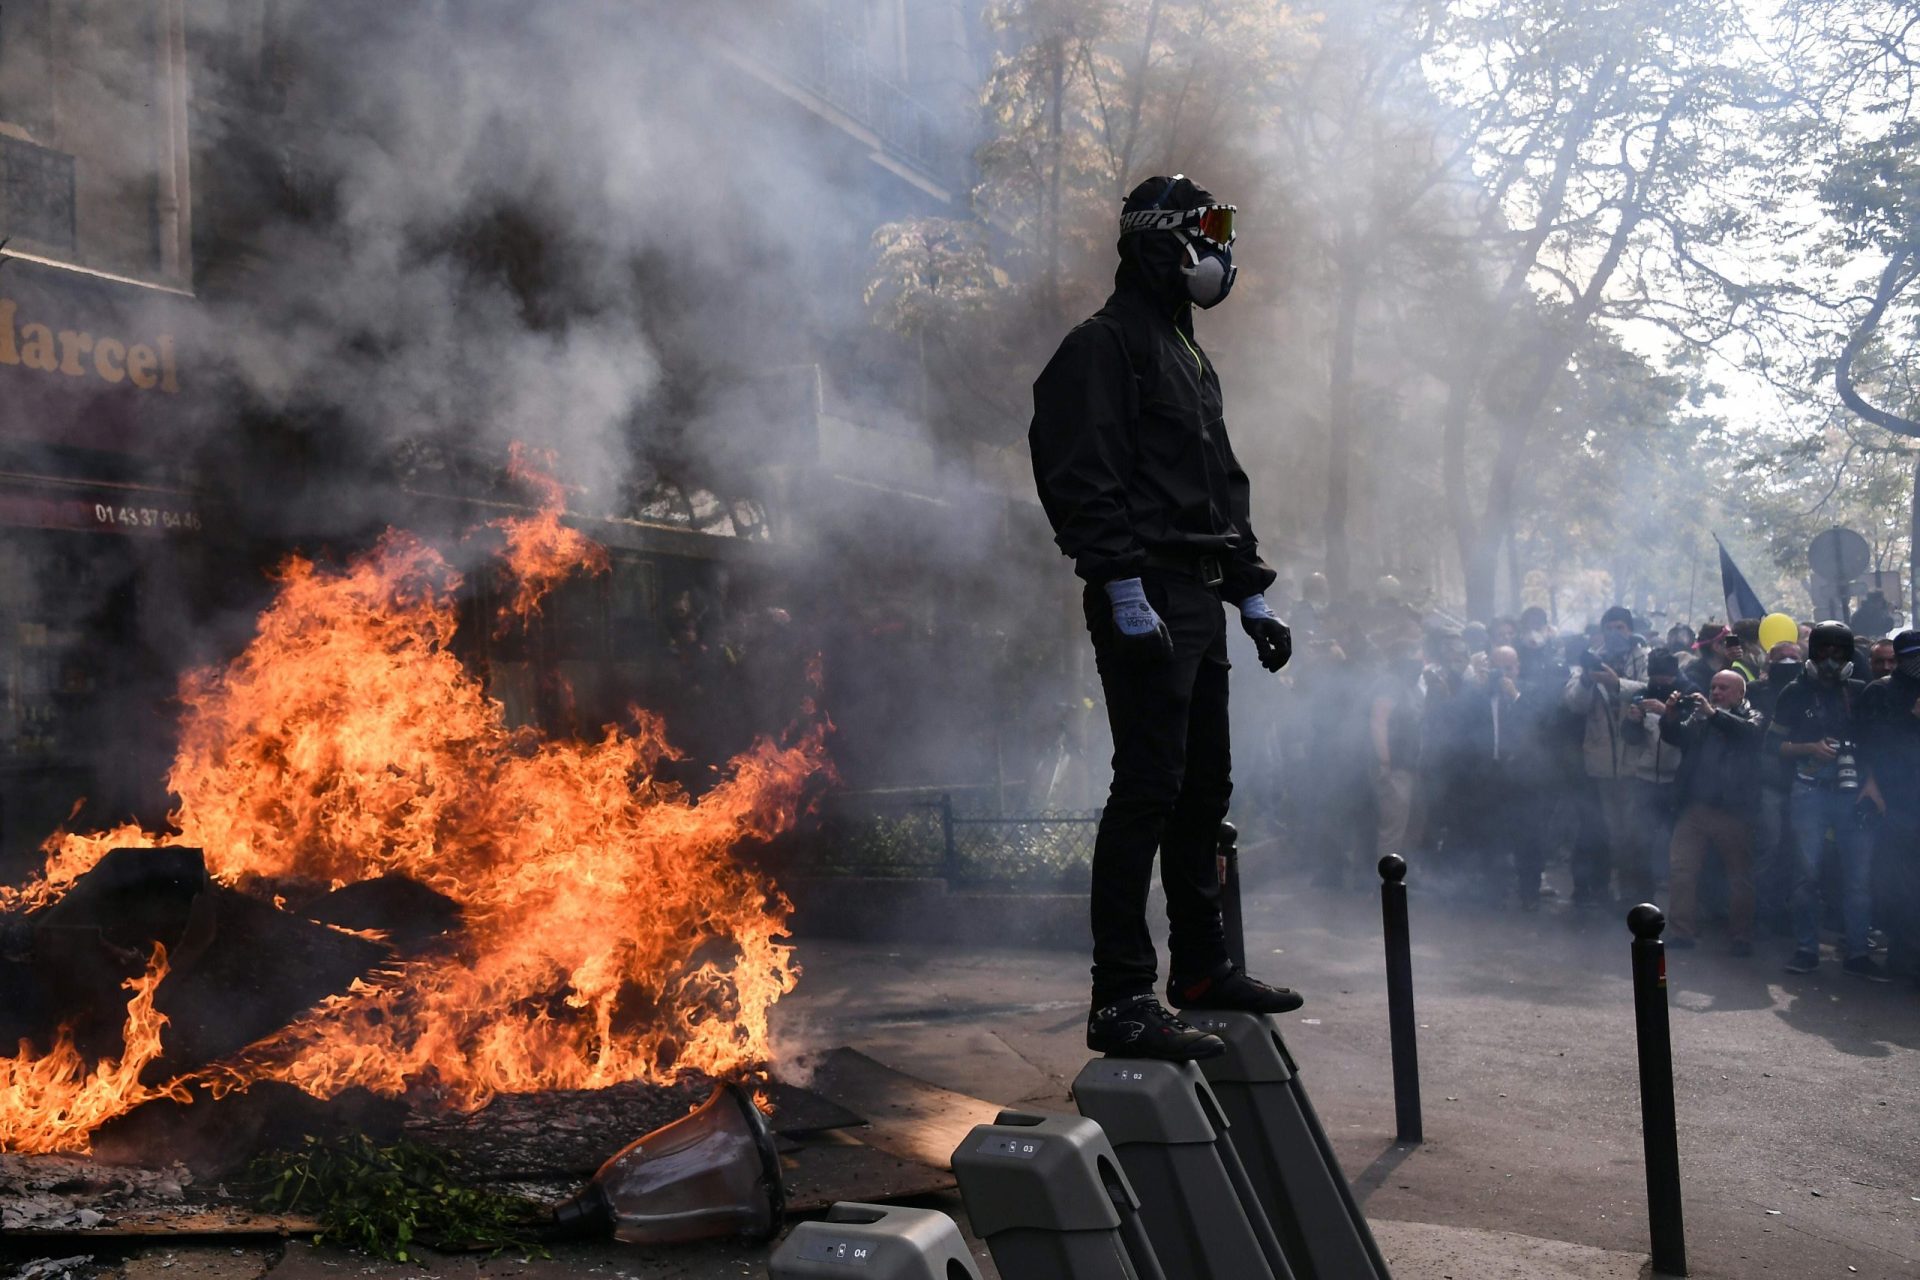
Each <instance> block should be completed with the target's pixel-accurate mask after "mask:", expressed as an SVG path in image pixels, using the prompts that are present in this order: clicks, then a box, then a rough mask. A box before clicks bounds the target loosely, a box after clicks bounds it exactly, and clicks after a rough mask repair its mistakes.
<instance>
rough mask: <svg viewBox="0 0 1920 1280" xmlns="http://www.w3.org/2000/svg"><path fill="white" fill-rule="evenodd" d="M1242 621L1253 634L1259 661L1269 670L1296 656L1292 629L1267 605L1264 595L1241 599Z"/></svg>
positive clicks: (1277, 667) (1284, 663)
mask: <svg viewBox="0 0 1920 1280" xmlns="http://www.w3.org/2000/svg"><path fill="white" fill-rule="evenodd" d="M1240 625H1241V627H1242V628H1243V629H1245V631H1246V633H1247V634H1248V635H1250V636H1252V637H1253V647H1254V649H1255V650H1257V651H1258V652H1259V654H1260V665H1261V666H1263V667H1265V668H1266V669H1267V670H1269V671H1278V670H1279V669H1280V668H1282V667H1284V666H1286V665H1287V659H1289V658H1291V657H1293V632H1291V631H1289V630H1287V624H1286V623H1284V622H1282V621H1280V618H1279V616H1278V615H1277V614H1275V613H1274V611H1273V610H1272V608H1270V607H1269V606H1268V604H1267V598H1266V597H1265V596H1264V595H1251V596H1248V597H1247V598H1246V599H1245V600H1242V601H1241V602H1240Z"/></svg>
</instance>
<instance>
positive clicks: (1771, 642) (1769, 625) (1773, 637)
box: [1760, 613, 1800, 649]
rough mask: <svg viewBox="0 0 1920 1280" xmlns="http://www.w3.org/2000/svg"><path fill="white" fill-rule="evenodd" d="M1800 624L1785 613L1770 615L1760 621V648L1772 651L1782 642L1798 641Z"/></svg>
mask: <svg viewBox="0 0 1920 1280" xmlns="http://www.w3.org/2000/svg"><path fill="white" fill-rule="evenodd" d="M1799 638H1800V624H1799V623H1797V622H1795V621H1794V620H1793V619H1792V618H1789V617H1788V616H1787V615H1786V614H1784V613H1770V614H1768V615H1767V616H1766V617H1764V618H1762V619H1760V647H1761V648H1762V649H1771V648H1773V646H1775V645H1777V644H1779V643H1780V642H1781V641H1782V640H1798V639H1799Z"/></svg>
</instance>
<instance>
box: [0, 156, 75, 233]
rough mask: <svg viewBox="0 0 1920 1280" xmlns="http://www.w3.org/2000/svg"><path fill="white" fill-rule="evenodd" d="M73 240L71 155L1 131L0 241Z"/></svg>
mask: <svg viewBox="0 0 1920 1280" xmlns="http://www.w3.org/2000/svg"><path fill="white" fill-rule="evenodd" d="M8 237H18V238H19V239H21V240H28V241H32V242H34V243H35V244H37V245H41V246H44V247H46V248H49V249H59V250H66V251H70V250H72V248H73V243H74V198H73V157H72V156H70V155H66V154H65V153H63V152H59V151H53V150H50V149H49V148H47V147H42V146H36V145H35V144H34V143H31V142H22V141H21V140H20V139H18V138H15V137H13V136H11V135H9V134H3V133H0V239H5V238H8Z"/></svg>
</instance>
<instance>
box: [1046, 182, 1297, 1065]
mask: <svg viewBox="0 0 1920 1280" xmlns="http://www.w3.org/2000/svg"><path fill="white" fill-rule="evenodd" d="M1233 222H1234V208H1233V206H1232V205H1226V204H1221V203H1220V202H1219V201H1217V200H1215V199H1214V198H1213V196H1212V194H1211V193H1209V192H1207V191H1206V190H1204V189H1202V188H1201V187H1199V186H1197V185H1195V184H1194V183H1193V182H1192V181H1190V180H1189V179H1187V178H1185V177H1184V176H1181V175H1178V174H1176V175H1174V176H1173V177H1170V178H1169V177H1154V178H1149V179H1147V180H1146V181H1145V182H1142V183H1141V184H1140V185H1139V186H1138V187H1136V188H1134V190H1133V192H1132V193H1131V194H1129V195H1128V196H1127V199H1126V203H1125V205H1124V206H1123V207H1122V209H1121V214H1120V243H1119V249H1120V267H1119V270H1118V272H1117V273H1116V275H1115V279H1114V291H1113V294H1112V296H1111V297H1109V298H1108V299H1107V302H1106V305H1105V306H1103V307H1101V309H1100V310H1099V311H1098V312H1096V313H1095V314H1094V315H1093V316H1092V317H1091V318H1090V319H1088V320H1086V321H1084V322H1082V323H1081V324H1080V325H1079V326H1077V327H1076V328H1075V329H1074V330H1073V331H1072V332H1071V333H1069V334H1068V335H1067V336H1066V338H1065V339H1064V340H1063V341H1062V342H1061V344H1060V349H1059V350H1058V351H1057V352H1055V353H1054V356H1053V359H1052V360H1051V361H1049V362H1048V364H1047V367H1046V369H1045V370H1044V371H1043V372H1042V373H1041V374H1040V377H1039V379H1038V380H1037V381H1036V382H1035V383H1034V387H1033V423H1032V426H1031V428H1030V430H1029V432H1028V436H1027V441H1028V445H1029V446H1030V448H1031V450H1032V454H1033V473H1034V480H1035V482H1036V483H1037V485H1038V487H1039V491H1040V502H1041V505H1042V506H1043V507H1044V508H1045V510H1046V513H1047V518H1048V520H1049V521H1050V522H1051V523H1052V526H1053V531H1054V540H1055V542H1057V543H1058V545H1059V547H1060V549H1061V551H1062V552H1063V553H1065V554H1066V555H1068V556H1070V557H1071V558H1072V559H1073V562H1074V571H1075V573H1076V574H1078V575H1079V577H1080V578H1081V579H1083V580H1084V582H1085V584H1086V585H1085V590H1084V593H1083V595H1084V600H1083V603H1084V608H1085V613H1086V623H1087V630H1088V632H1089V634H1090V635H1091V637H1092V640H1093V651H1094V660H1095V665H1096V667H1097V669H1098V670H1099V673H1100V683H1101V688H1102V689H1103V690H1104V692H1105V695H1106V703H1107V719H1108V723H1109V724H1110V725H1111V727H1112V730H1113V744H1114V748H1113V786H1112V790H1111V792H1110V794H1109V798H1108V801H1107V807H1106V810H1105V812H1104V813H1103V814H1102V816H1101V820H1100V827H1099V831H1098V834H1097V836H1096V838H1095V843H1094V855H1093V885H1092V910H1091V914H1092V926H1093V1000H1092V1009H1091V1011H1090V1013H1089V1015H1088V1019H1087V1047H1088V1048H1090V1049H1093V1050H1095V1051H1096V1052H1102V1053H1108V1054H1115V1055H1120V1056H1127V1057H1155V1058H1167V1059H1173V1060H1190V1059H1196V1058H1207V1057H1214V1056H1217V1055H1218V1054H1221V1053H1224V1052H1225V1051H1226V1045H1225V1043H1224V1042H1223V1041H1222V1040H1220V1039H1219V1037H1217V1036H1212V1035H1208V1034H1205V1033H1203V1032H1200V1031H1198V1030H1196V1029H1195V1028H1193V1027H1191V1026H1189V1025H1188V1024H1186V1023H1185V1022H1182V1021H1181V1020H1180V1019H1179V1018H1177V1017H1175V1016H1174V1015H1173V1014H1172V1013H1170V1012H1169V1011H1168V1010H1167V1009H1166V1008H1165V1007H1164V1006H1162V1005H1161V1004H1160V1002H1159V1001H1158V1000H1157V999H1156V998H1155V996H1154V986H1155V983H1156V981H1157V979H1158V973H1157V962H1158V957H1157V955H1156V953H1155V950H1154V943H1153V938H1152V935H1151V934H1150V932H1149V931H1148V928H1147V920H1146V911H1147V893H1148V887H1149V882H1150V879H1151V877H1152V874H1153V864H1154V858H1155V855H1156V854H1158V856H1159V859H1160V878H1161V883H1162V885H1163V886H1164V888H1165V890H1166V898H1167V917H1168V924H1169V930H1168V966H1167V968H1168V984H1167V994H1168V997H1169V1000H1170V1001H1171V1003H1172V1004H1173V1005H1174V1006H1175V1007H1176V1008H1182V1009H1188V1010H1194V1009H1238V1010H1245V1011H1248V1012H1254V1013H1284V1012H1286V1011H1288V1010H1291V1009H1297V1008H1299V1007H1300V1005H1301V1003H1302V1001H1301V998H1300V997H1299V996H1298V995H1296V994H1295V993H1294V992H1292V991H1289V990H1286V989H1285V988H1277V987H1271V986H1268V985H1267V984H1265V983H1263V982H1259V981H1257V980H1255V979H1254V978H1252V977H1251V976H1249V975H1248V974H1247V973H1245V972H1244V971H1242V970H1240V969H1238V968H1236V967H1235V966H1234V965H1233V964H1232V962H1231V961H1230V960H1229V959H1228V952H1227V944H1226V938H1225V933H1224V930H1223V928H1222V923H1221V914H1220V898H1219V892H1220V890H1219V877H1218V872H1217V868H1216V864H1215V846H1216V843H1217V840H1218V833H1219V828H1220V823H1221V820H1222V819H1224V818H1225V817H1226V814H1227V801H1228V797H1229V795H1230V794H1231V792H1232V782H1231V777H1230V773H1231V762H1230V758H1229V753H1228V738H1227V666H1228V663H1227V631H1226V623H1225V619H1224V617H1223V616H1222V614H1223V609H1222V605H1223V602H1224V603H1225V604H1227V605H1232V606H1233V607H1234V608H1235V609H1236V610H1237V611H1238V613H1239V615H1240V622H1241V626H1242V628H1243V629H1244V630H1245V631H1246V633H1247V635H1248V636H1249V637H1250V638H1251V639H1252V641H1253V644H1254V648H1255V651H1256V653H1257V654H1258V656H1259V660H1260V664H1261V665H1262V666H1263V667H1265V668H1266V669H1267V670H1268V671H1273V672H1277V671H1279V670H1280V669H1281V668H1282V667H1284V666H1285V665H1286V663H1287V660H1288V658H1289V657H1290V656H1291V655H1292V651H1293V641H1292V636H1291V633H1290V632H1289V631H1288V629H1287V626H1286V624H1285V623H1284V622H1282V621H1281V620H1280V618H1279V617H1278V616H1277V615H1275V613H1274V612H1273V610H1272V608H1271V607H1270V606H1269V605H1268V604H1267V601H1266V597H1265V595H1264V594H1263V593H1264V592H1265V591H1266V589H1267V588H1268V587H1269V586H1270V585H1271V584H1272V583H1273V580H1274V577H1275V574H1274V571H1273V570H1272V569H1270V568H1268V567H1267V565H1266V564H1265V563H1264V562H1263V561H1262V560H1261V558H1260V553H1259V546H1258V543H1257V541H1256V539H1255V537H1254V533H1253V526H1252V523H1251V520H1250V517H1249V507H1250V503H1249V485H1248V481H1247V475H1246V472H1245V471H1243V470H1242V469H1241V466H1240V463H1239V462H1238V461H1237V460H1236V459H1235V457H1234V454H1233V448H1232V446H1231V445H1230V444H1229V442H1228V440H1227V432H1226V422H1225V418H1224V417H1223V414H1222V404H1221V394H1220V379H1219V376H1218V374H1217V373H1216V371H1215V369H1214V366H1213V362H1212V361H1211V360H1209V359H1208V358H1207V355H1206V352H1205V351H1203V350H1202V349H1201V347H1200V344H1199V341H1198V340H1197V339H1196V337H1195V336H1194V324H1193V317H1194V309H1195V308H1196V307H1197V308H1201V309H1206V308H1209V307H1213V306H1216V305H1218V304H1219V303H1220V302H1222V301H1224V300H1225V299H1226V297H1227V295H1228V293H1229V292H1230V291H1231V289H1232V288H1233V284H1234V279H1235V275H1236V269H1235V267H1234V264H1233V241H1234V227H1233ZM1311 581H1312V580H1311V579H1309V591H1311Z"/></svg>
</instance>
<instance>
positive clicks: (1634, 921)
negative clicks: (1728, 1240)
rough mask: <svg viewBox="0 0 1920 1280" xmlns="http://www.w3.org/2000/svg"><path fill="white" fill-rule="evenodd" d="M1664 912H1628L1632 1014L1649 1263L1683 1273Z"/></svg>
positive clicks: (1645, 908) (1646, 908)
mask: <svg viewBox="0 0 1920 1280" xmlns="http://www.w3.org/2000/svg"><path fill="white" fill-rule="evenodd" d="M1666 927H1667V917H1666V916H1665V914H1663V913H1662V912H1661V910H1660V908H1658V907H1656V906H1654V905H1653V904H1652V903H1651V902H1643V903H1641V904H1640V905H1639V906H1637V907H1635V908H1634V909H1633V910H1631V911H1629V912H1628V913H1627V928H1629V929H1631V930H1633V1020H1634V1024H1635V1027H1636V1029H1637V1031H1638V1039H1639V1042H1640V1130H1641V1137H1642V1139H1643V1141H1644V1142H1645V1145H1646V1156H1647V1223H1648V1225H1649V1227H1650V1228H1651V1230H1652V1233H1653V1269H1654V1271H1655V1272H1656V1273H1658V1274H1660V1275H1669V1276H1684V1275H1686V1274H1687V1229H1686V1225H1685V1223H1684V1222H1683V1221H1682V1220H1681V1215H1680V1138H1679V1134H1678V1132H1677V1126H1676V1122H1675V1120H1674V1110H1673V1037H1672V1033H1671V1031H1670V1030H1669V1028H1668V1026H1667V946H1666V944H1665V943H1664V942H1662V941H1660V933H1661V931H1662V930H1663V929H1665V928H1666Z"/></svg>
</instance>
